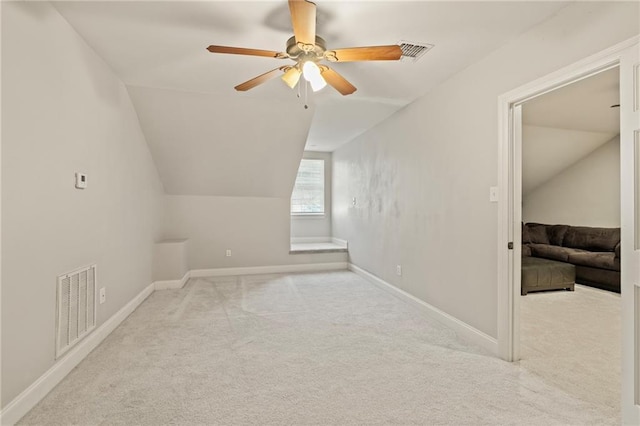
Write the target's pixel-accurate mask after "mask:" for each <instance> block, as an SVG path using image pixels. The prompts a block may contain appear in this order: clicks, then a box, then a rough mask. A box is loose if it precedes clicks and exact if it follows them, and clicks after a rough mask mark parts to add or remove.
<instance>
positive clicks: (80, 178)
mask: <svg viewBox="0 0 640 426" xmlns="http://www.w3.org/2000/svg"><path fill="white" fill-rule="evenodd" d="M86 187H87V175H85V174H84V173H78V172H76V188H78V189H85V188H86Z"/></svg>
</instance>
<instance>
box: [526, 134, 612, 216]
mask: <svg viewBox="0 0 640 426" xmlns="http://www.w3.org/2000/svg"><path fill="white" fill-rule="evenodd" d="M522 220H524V221H525V222H538V223H551V224H553V223H562V224H567V225H582V226H602V227H612V228H614V227H615V228H617V227H619V226H620V137H616V138H614V139H612V140H611V141H609V142H607V143H606V144H604V145H602V146H601V147H600V148H598V149H596V150H595V151H593V152H592V153H591V154H589V155H588V156H586V157H585V158H583V159H581V160H580V161H578V162H577V163H575V164H573V165H572V166H570V167H568V168H567V169H565V170H563V171H562V172H560V173H559V174H557V175H556V176H554V177H552V178H551V179H549V180H547V181H546V182H545V183H543V184H542V185H540V186H539V187H538V188H536V189H534V190H533V191H532V192H531V193H529V194H528V195H526V196H525V197H524V198H523V200H522Z"/></svg>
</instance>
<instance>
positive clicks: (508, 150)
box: [497, 36, 640, 361]
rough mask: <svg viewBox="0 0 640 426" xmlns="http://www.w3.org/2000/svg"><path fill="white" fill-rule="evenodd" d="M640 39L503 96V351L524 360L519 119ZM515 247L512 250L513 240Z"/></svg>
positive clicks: (611, 63)
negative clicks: (534, 103)
mask: <svg viewBox="0 0 640 426" xmlns="http://www.w3.org/2000/svg"><path fill="white" fill-rule="evenodd" d="M639 43H640V36H635V37H632V38H630V39H628V40H625V41H623V42H621V43H618V44H616V45H614V46H612V47H610V48H608V49H606V50H603V51H601V52H599V53H597V54H595V55H592V56H589V57H587V58H585V59H583V60H580V61H578V62H575V63H573V64H571V65H569V66H566V67H564V68H562V69H560V70H558V71H556V72H553V73H551V74H549V75H547V76H544V77H542V78H539V79H536V80H534V81H531V82H529V83H527V84H525V85H523V86H520V87H518V88H516V89H514V90H511V91H509V92H507V93H504V94H503V95H501V96H499V97H498V146H499V153H498V193H499V195H500V196H499V201H498V247H497V250H498V312H497V314H498V324H497V325H498V355H499V356H500V357H501V358H502V359H504V360H506V361H518V360H519V359H520V321H519V317H520V267H519V265H520V256H521V237H522V235H521V230H520V227H521V222H522V185H521V182H522V155H521V153H522V140H521V138H519V137H517V135H516V132H519V131H520V130H521V129H519V124H520V123H516V120H514V118H517V117H515V116H516V115H518V113H519V108H518V107H519V106H521V105H522V104H523V103H524V102H526V101H528V100H531V99H533V98H536V97H538V96H541V95H543V94H545V93H548V92H551V91H553V90H556V89H559V88H561V87H563V86H566V85H568V84H571V83H575V82H577V81H580V80H583V79H585V78H588V77H591V76H593V75H594V74H597V73H599V72H602V71H605V70H608V69H611V68H615V67H618V66H619V65H620V61H621V58H622V57H623V56H624V54H625V52H626V51H627V50H628V49H630V48H632V47H633V46H635V45H638V44H639ZM509 243H512V244H513V249H508V244H509Z"/></svg>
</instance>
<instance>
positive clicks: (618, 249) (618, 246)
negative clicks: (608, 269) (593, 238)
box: [615, 243, 620, 259]
mask: <svg viewBox="0 0 640 426" xmlns="http://www.w3.org/2000/svg"><path fill="white" fill-rule="evenodd" d="M615 252H616V259H620V243H618V244H616V248H615Z"/></svg>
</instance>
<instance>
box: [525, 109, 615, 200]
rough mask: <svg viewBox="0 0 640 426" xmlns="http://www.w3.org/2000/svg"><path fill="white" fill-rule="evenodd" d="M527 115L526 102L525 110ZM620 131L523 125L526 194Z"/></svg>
mask: <svg viewBox="0 0 640 426" xmlns="http://www.w3.org/2000/svg"><path fill="white" fill-rule="evenodd" d="M522 113H523V119H525V118H526V114H527V108H526V104H525V105H524V108H523V110H522ZM617 133H619V131H618V132H614V133H602V132H587V131H580V130H570V129H558V128H553V127H542V126H526V125H525V126H522V196H523V197H526V196H527V194H529V193H530V192H531V191H532V190H534V189H535V188H537V187H538V186H540V185H541V184H543V183H544V182H546V181H548V180H549V179H550V178H552V177H553V176H555V175H557V174H558V173H560V172H561V171H563V170H564V169H566V168H567V167H569V166H571V165H572V164H574V163H576V162H578V161H579V160H580V159H582V158H584V157H586V156H587V155H589V154H590V153H592V152H593V151H594V150H596V149H597V148H598V147H600V146H602V145H604V144H605V143H607V142H609V141H610V140H611V139H612V138H613V137H615V135H616V134H617Z"/></svg>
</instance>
